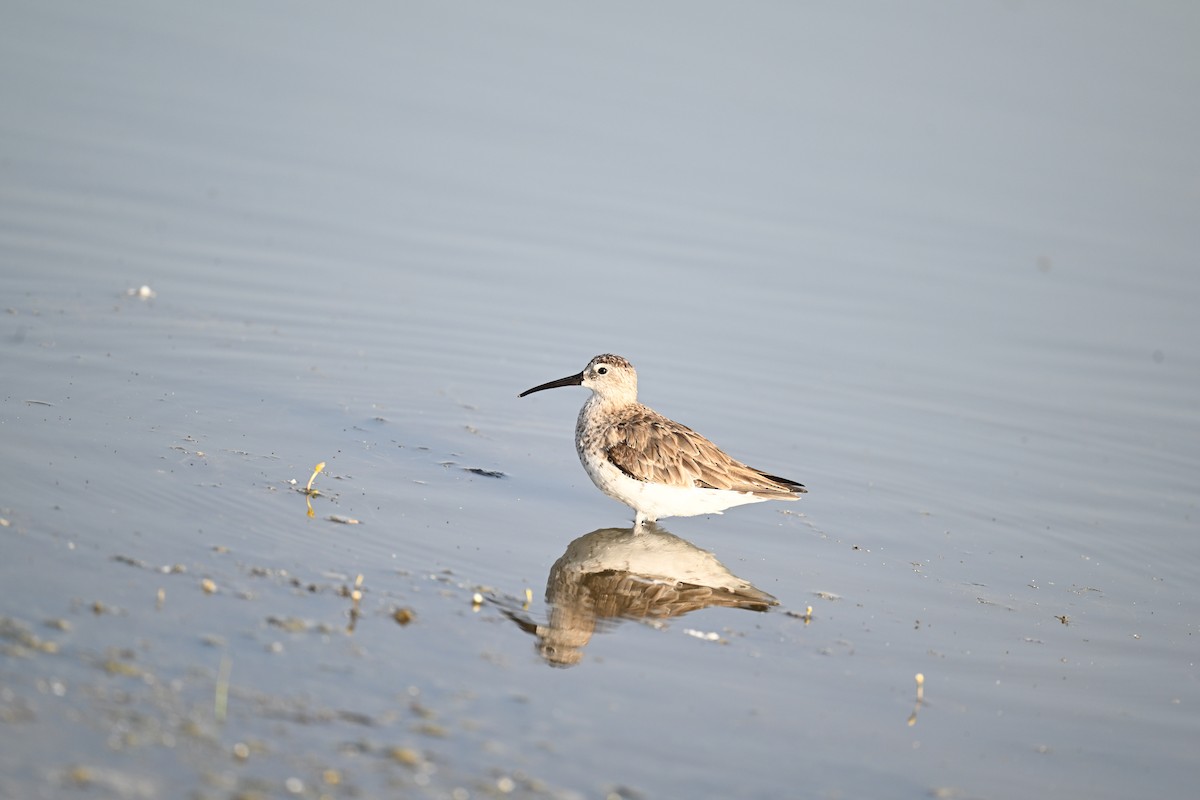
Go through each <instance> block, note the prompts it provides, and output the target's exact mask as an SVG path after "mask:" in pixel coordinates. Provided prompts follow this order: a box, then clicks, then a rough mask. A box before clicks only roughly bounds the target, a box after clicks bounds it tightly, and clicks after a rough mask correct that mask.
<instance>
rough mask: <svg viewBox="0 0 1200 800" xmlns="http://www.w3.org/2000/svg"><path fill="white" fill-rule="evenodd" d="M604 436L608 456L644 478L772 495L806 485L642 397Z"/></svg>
mask: <svg viewBox="0 0 1200 800" xmlns="http://www.w3.org/2000/svg"><path fill="white" fill-rule="evenodd" d="M599 437H600V439H601V448H602V449H603V451H604V452H605V454H606V455H607V456H608V460H609V461H611V462H612V464H613V465H614V466H615V467H617V469H619V470H621V471H622V472H624V473H625V474H626V475H628V476H630V477H631V478H635V479H637V480H640V481H647V482H650V483H661V484H666V485H668V486H679V487H688V488H690V487H699V488H703V489H725V490H729V491H735V492H750V493H752V494H755V495H759V496H762V497H773V498H789V497H795V496H796V494H798V493H800V492H805V491H807V489H805V488H804V486H803V485H802V484H799V483H796V482H795V481H790V480H788V479H786V478H778V477H775V476H773V475H767V474H766V473H764V472H761V471H759V470H757V469H754V468H753V467H749V466H747V465H745V464H743V463H742V462H740V461H736V460H735V459H732V458H730V457H729V456H727V455H726V454H725V453H723V452H721V450H720V449H718V448H717V446H716V445H715V444H713V443H712V442H710V441H709V440H708V439H706V438H704V437H703V436H701V435H700V434H698V433H696V432H695V431H694V430H692V429H691V428H688V427H687V426H685V425H680V424H679V423H678V422H674V421H673V420H670V419H667V418H666V417H664V416H662V415H661V414H659V413H657V412H656V411H653V410H651V409H649V408H647V407H645V406H643V405H641V404H640V403H637V404H634V405H632V406H630V407H628V408H626V409H622V411H621V414H620V415H619V418H618V421H617V422H614V423H613V424H611V425H609V426H607V427H606V428H604V429H602V430H601V431H599Z"/></svg>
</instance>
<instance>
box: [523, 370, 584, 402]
mask: <svg viewBox="0 0 1200 800" xmlns="http://www.w3.org/2000/svg"><path fill="white" fill-rule="evenodd" d="M581 383H583V373H582V372H580V373H579V374H578V375H568V376H567V377H565V378H559V379H558V380H556V381H550V382H549V383H543V384H542V385H541V386H535V387H533V388H532V389H526V390H525V391H523V392H521V393H520V394H519V395H517V397H524V396H525V395H527V394H533V393H534V392H540V391H542V390H543V389H557V388H558V387H560V386H578V385H579V384H581Z"/></svg>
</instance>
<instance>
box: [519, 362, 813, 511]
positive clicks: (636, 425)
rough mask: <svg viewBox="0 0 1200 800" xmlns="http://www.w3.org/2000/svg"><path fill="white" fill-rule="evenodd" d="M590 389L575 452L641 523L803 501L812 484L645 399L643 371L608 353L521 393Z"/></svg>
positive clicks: (598, 482) (595, 479)
mask: <svg viewBox="0 0 1200 800" xmlns="http://www.w3.org/2000/svg"><path fill="white" fill-rule="evenodd" d="M562 386H583V387H586V388H588V389H591V390H592V394H591V397H589V398H588V399H587V401H586V402H584V404H583V408H581V409H580V410H579V419H578V421H577V422H576V423H575V449H576V451H577V452H578V453H579V460H580V462H582V463H583V468H584V470H585V471H586V472H587V474H588V477H590V478H591V479H592V483H594V484H596V487H597V488H598V489H600V491H602V492H604V493H605V494H606V495H608V496H609V497H611V498H613V499H614V500H618V501H620V502H622V503H624V504H625V505H627V506H629V507H630V508H632V509H633V511H634V527H635V528H638V529H640V528H641V527H642V525H643V523H646V522H656V521H657V520H659V519H661V518H663V517H692V516H696V515H699V514H720V513H722V512H723V511H724V510H725V509H727V508H732V507H734V506H740V505H745V504H747V503H761V502H763V501H766V500H797V499H799V497H800V495H801V494H804V493H806V492H807V491H808V489H806V488H805V487H804V484H802V483H797V482H796V481H793V480H788V479H787V478H780V477H779V476H777V475H768V474H767V473H765V472H763V471H762V470H758V469H755V468H754V467H750V466H747V465H746V464H743V463H742V462H740V461H738V460H736V459H734V458H732V457H730V456H729V455H727V454H726V453H725V452H724V451H723V450H721V448H719V447H717V446H716V445H715V444H713V443H712V442H710V441H709V440H708V439H706V438H704V437H703V436H701V435H700V434H698V433H696V432H695V431H694V430H692V429H691V428H689V427H687V426H686V425H682V424H680V423H678V422H676V421H675V420H673V419H669V418H667V417H664V416H663V415H662V414H659V413H658V412H657V411H655V410H653V409H651V408H649V407H647V406H644V405H642V404H641V403H639V402H638V399H637V370H635V369H634V368H633V364H631V363H629V361H627V360H626V359H624V358H622V357H621V356H617V355H613V354H611V353H605V354H603V355H598V356H596V357H595V358H593V359H592V360H591V361H590V362H588V365H587V366H586V367H584V368H583V371H582V372H579V373H577V374H575V375H568V376H567V377H565V378H559V379H558V380H556V381H550V382H549V383H543V384H541V385H540V386H534V387H533V388H532V389H526V390H525V391H524V392H521V394H519V395H518V397H526V396H528V395H531V394H533V393H534V392H541V391H544V390H546V389H557V388H559V387H562Z"/></svg>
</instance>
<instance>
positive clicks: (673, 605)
mask: <svg viewBox="0 0 1200 800" xmlns="http://www.w3.org/2000/svg"><path fill="white" fill-rule="evenodd" d="M546 604H547V606H548V607H549V619H548V620H547V622H546V623H545V624H537V623H535V622H533V621H532V620H530V619H529V618H528V617H526V616H523V615H521V614H519V613H517V612H512V611H509V612H506V613H507V614H508V616H509V617H510V618H511V619H512V620H513V621H514V622H516V623H517V624H518V625H519V626H520V627H521V629H522V630H524V631H526V632H527V633H532V634H533V635H535V636H536V637H537V651H538V653H539V655H541V657H542V658H543V659H545V661H546V663H547V664H550V665H551V666H554V667H572V666H575V665H576V664H578V663H579V662H580V661H582V660H583V650H584V648H585V647H587V644H588V642H590V641H591V639H592V636H593V634H595V633H597V632H605V631H607V630H610V629H612V628H613V627H615V625H616V624H617V623H618V622H620V621H621V620H626V619H633V620H644V621H660V620H665V619H669V618H672V617H682V616H684V615H685V614H690V613H692V612H693V611H699V610H701V609H704V608H711V607H718V608H741V609H745V610H747V611H766V610H768V609H769V608H770V607H771V606H775V605H778V604H779V601H777V600H776V599H775V598H774V597H772V596H771V595H770V594H768V593H766V592H764V591H762V590H761V589H759V588H757V587H755V586H754V585H753V584H751V583H750V582H749V581H747V580H745V579H743V578H739V577H738V576H737V575H734V574H733V573H732V572H730V571H729V569H728V568H727V567H726V566H725V565H724V564H722V563H721V562H720V560H719V559H718V558H717V557H716V556H715V555H714V554H712V553H710V552H709V551H707V550H703V549H701V548H699V547H697V546H696V545H694V544H692V543H691V542H689V541H687V540H686V539H682V538H680V537H678V536H676V535H675V534H673V533H669V532H668V531H666V530H664V529H663V528H662V527H660V526H659V525H657V524H654V523H646V524H644V525H643V526H642V527H641V528H601V529H599V530H595V531H592V532H591V533H587V534H584V535H583V536H580V537H579V538H578V539H576V540H574V541H573V542H571V543H570V544H569V545H567V549H566V552H564V553H563V554H562V557H561V558H559V559H558V560H557V561H555V562H554V565H553V566H552V567H550V575H549V577H547V579H546Z"/></svg>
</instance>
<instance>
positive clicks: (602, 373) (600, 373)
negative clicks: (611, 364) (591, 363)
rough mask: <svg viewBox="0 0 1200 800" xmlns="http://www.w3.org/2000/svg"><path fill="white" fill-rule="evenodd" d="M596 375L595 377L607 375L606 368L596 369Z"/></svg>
mask: <svg viewBox="0 0 1200 800" xmlns="http://www.w3.org/2000/svg"><path fill="white" fill-rule="evenodd" d="M596 374H597V375H607V374H608V367H596Z"/></svg>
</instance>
